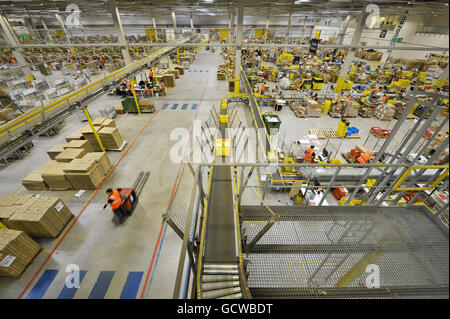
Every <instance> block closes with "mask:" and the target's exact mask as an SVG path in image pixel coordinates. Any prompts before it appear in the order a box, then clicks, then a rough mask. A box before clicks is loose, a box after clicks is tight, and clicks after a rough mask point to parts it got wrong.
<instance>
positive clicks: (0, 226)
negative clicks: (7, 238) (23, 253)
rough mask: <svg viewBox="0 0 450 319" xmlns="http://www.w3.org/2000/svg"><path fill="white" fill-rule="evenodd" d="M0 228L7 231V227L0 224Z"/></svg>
mask: <svg viewBox="0 0 450 319" xmlns="http://www.w3.org/2000/svg"><path fill="white" fill-rule="evenodd" d="M0 228H4V229H8V227H6V226H5V225H3V224H2V223H1V222H0Z"/></svg>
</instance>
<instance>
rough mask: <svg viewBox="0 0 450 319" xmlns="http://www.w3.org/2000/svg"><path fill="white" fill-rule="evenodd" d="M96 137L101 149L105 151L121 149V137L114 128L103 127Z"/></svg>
mask: <svg viewBox="0 0 450 319" xmlns="http://www.w3.org/2000/svg"><path fill="white" fill-rule="evenodd" d="M98 135H99V137H100V140H101V141H102V144H103V147H105V148H106V149H110V150H112V149H119V148H120V147H122V144H123V140H122V136H120V133H119V130H118V129H117V128H116V127H104V128H102V129H101V130H100V131H99V132H98Z"/></svg>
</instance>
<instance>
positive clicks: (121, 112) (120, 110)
mask: <svg viewBox="0 0 450 319" xmlns="http://www.w3.org/2000/svg"><path fill="white" fill-rule="evenodd" d="M114 111H116V113H117V114H123V113H124V112H123V106H122V105H116V106H114Z"/></svg>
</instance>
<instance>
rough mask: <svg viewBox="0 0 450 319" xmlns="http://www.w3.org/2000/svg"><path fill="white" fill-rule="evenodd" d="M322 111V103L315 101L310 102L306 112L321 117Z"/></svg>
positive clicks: (311, 115) (310, 115)
mask: <svg viewBox="0 0 450 319" xmlns="http://www.w3.org/2000/svg"><path fill="white" fill-rule="evenodd" d="M321 113H322V104H319V103H317V102H315V101H313V102H311V103H309V104H308V105H307V107H306V114H307V115H308V116H309V117H320V114H321Z"/></svg>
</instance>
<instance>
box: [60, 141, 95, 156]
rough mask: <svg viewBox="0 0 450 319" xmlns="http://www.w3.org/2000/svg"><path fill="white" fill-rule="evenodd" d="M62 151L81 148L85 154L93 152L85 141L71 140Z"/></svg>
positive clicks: (89, 144)
mask: <svg viewBox="0 0 450 319" xmlns="http://www.w3.org/2000/svg"><path fill="white" fill-rule="evenodd" d="M63 148H64V149H68V148H81V149H84V150H85V151H86V152H88V153H89V152H93V151H94V149H93V148H92V145H91V143H90V142H89V141H87V140H72V141H70V142H69V143H67V144H66V145H64V146H63Z"/></svg>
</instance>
